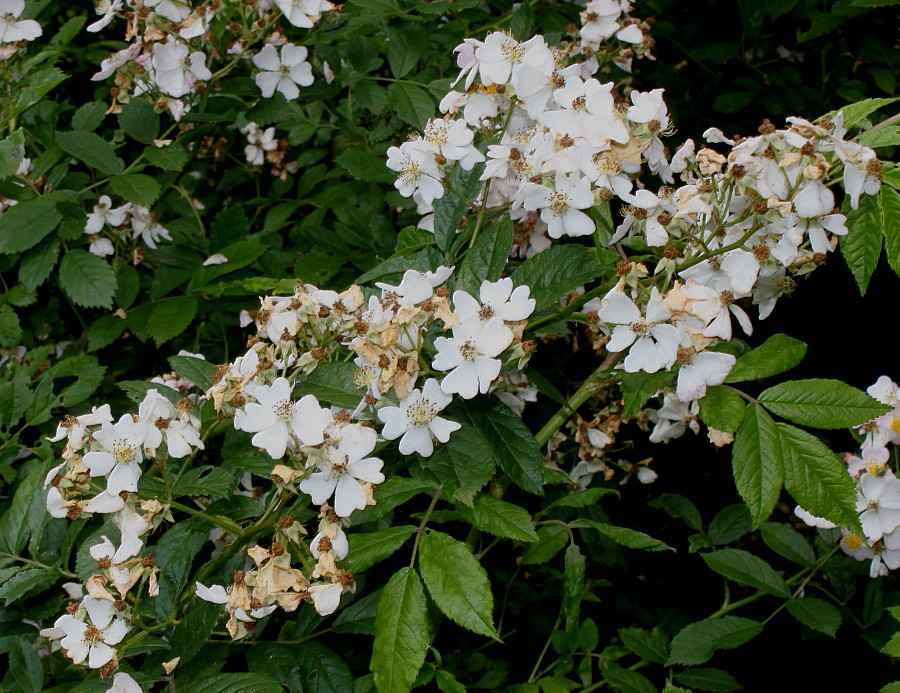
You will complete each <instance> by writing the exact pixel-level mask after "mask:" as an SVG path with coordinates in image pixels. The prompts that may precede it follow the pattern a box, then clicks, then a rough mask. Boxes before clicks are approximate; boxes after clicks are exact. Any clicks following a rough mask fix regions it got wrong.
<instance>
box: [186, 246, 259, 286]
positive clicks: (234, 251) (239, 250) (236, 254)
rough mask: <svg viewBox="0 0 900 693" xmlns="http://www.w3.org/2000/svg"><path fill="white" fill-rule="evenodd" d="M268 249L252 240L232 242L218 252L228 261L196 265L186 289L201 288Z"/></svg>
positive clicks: (252, 261)
mask: <svg viewBox="0 0 900 693" xmlns="http://www.w3.org/2000/svg"><path fill="white" fill-rule="evenodd" d="M268 250H269V248H268V247H266V246H265V245H263V244H261V243H255V242H253V241H238V242H237V243H232V244H230V245H228V246H226V247H225V248H222V249H221V250H220V253H221V254H222V255H224V256H225V257H226V258H227V259H228V262H223V263H222V264H221V265H207V266H205V267H198V268H197V269H196V272H195V273H194V276H193V277H192V278H191V281H190V282H189V283H188V289H192V290H193V289H197V290H203V289H204V288H205V287H207V286H208V285H210V284H211V283H212V282H213V281H215V280H216V279H218V278H219V277H221V276H223V275H226V274H230V273H231V272H234V271H235V270H239V269H241V268H243V267H247V266H248V265H252V264H253V263H254V262H256V260H257V259H258V258H259V257H261V256H262V255H265V254H266V252H267V251H268Z"/></svg>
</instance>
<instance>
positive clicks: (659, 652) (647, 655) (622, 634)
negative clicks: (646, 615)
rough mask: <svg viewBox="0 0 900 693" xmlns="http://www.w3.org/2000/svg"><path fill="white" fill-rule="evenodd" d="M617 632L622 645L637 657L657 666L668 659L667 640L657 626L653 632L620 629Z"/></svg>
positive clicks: (640, 629)
mask: <svg viewBox="0 0 900 693" xmlns="http://www.w3.org/2000/svg"><path fill="white" fill-rule="evenodd" d="M618 632H619V638H621V640H622V644H623V645H625V647H627V648H628V649H629V650H631V651H632V652H634V653H635V654H636V655H638V656H639V657H642V658H644V659H646V660H648V661H651V662H655V663H657V664H665V663H666V660H668V659H669V639H668V638H667V637H666V635H665V633H663V632H662V630H661V629H660V628H659V627H658V626H657V627H656V628H654V629H653V630H644V629H643V628H620V629H619V631H618Z"/></svg>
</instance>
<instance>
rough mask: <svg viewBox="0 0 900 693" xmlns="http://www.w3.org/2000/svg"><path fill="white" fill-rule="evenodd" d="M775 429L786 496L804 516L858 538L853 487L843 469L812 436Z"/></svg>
mask: <svg viewBox="0 0 900 693" xmlns="http://www.w3.org/2000/svg"><path fill="white" fill-rule="evenodd" d="M777 425H778V431H779V433H780V435H781V448H782V459H783V460H784V486H785V488H787V490H788V493H790V494H791V496H793V498H794V500H795V501H797V503H799V504H800V506H801V507H802V508H803V509H804V510H806V511H807V512H809V513H812V514H813V515H815V516H816V517H822V518H825V519H826V520H830V521H831V522H834V523H835V524H837V525H841V526H843V527H846V528H847V529H849V530H850V531H851V532H853V533H854V534H858V535H859V536H862V535H863V531H862V527H860V524H859V517H858V515H857V512H856V486H855V484H854V483H853V479H852V478H851V476H850V475H849V474H848V473H847V465H845V464H844V463H843V462H842V461H841V460H840V459H839V458H838V457H837V455H835V454H834V453H833V452H832V451H831V450H829V449H828V448H827V447H826V446H825V445H823V444H822V441H820V440H819V439H818V438H816V437H815V436H812V435H810V434H809V433H807V432H806V431H801V430H800V429H799V428H794V427H793V426H789V425H787V424H783V423H780V424H777Z"/></svg>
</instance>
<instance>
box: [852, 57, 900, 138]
mask: <svg viewBox="0 0 900 693" xmlns="http://www.w3.org/2000/svg"><path fill="white" fill-rule="evenodd" d="M888 74H890V73H888ZM857 139H858V140H859V143H860V144H861V145H862V146H864V147H871V148H872V149H878V148H880V147H896V146H897V145H898V144H900V126H897V125H888V126H885V127H878V128H875V129H874V130H867V131H866V132H862V133H860V135H859V137H858V138H857Z"/></svg>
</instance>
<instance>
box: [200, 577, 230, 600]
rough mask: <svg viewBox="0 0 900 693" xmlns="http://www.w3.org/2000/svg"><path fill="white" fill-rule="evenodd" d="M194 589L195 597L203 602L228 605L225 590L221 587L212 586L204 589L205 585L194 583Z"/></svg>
mask: <svg viewBox="0 0 900 693" xmlns="http://www.w3.org/2000/svg"><path fill="white" fill-rule="evenodd" d="M195 587H196V590H197V596H198V597H200V599H202V600H203V601H206V602H212V603H213V604H227V603H228V599H229V597H228V592H227V591H226V590H225V588H224V587H222V585H213V586H212V587H206V586H205V585H203V584H201V583H199V582H197V583H195Z"/></svg>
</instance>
